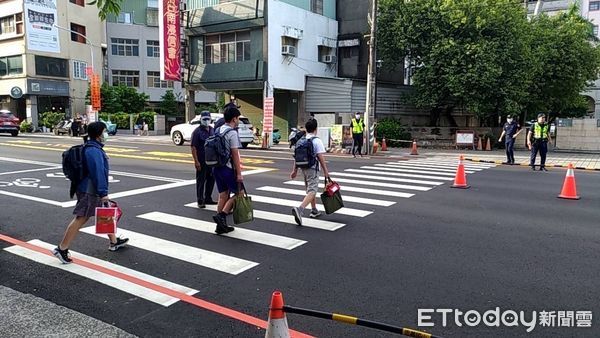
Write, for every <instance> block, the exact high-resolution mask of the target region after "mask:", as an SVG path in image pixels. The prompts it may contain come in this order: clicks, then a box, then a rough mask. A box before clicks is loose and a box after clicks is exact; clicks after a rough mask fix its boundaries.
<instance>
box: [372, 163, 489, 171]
mask: <svg viewBox="0 0 600 338" xmlns="http://www.w3.org/2000/svg"><path fill="white" fill-rule="evenodd" d="M374 165H375V167H377V168H380V169H381V170H392V171H393V170H396V169H410V168H413V169H420V170H427V171H428V172H430V173H437V172H446V173H452V174H456V168H454V169H452V168H449V167H441V166H440V167H435V166H425V165H416V166H413V165H405V164H381V163H376V164H374ZM362 168H364V167H362ZM481 170H482V169H471V170H465V172H466V173H467V174H473V173H476V172H478V171H481Z"/></svg>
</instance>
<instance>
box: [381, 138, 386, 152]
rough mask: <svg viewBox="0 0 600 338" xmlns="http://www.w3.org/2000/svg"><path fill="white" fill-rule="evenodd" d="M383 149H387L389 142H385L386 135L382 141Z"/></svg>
mask: <svg viewBox="0 0 600 338" xmlns="http://www.w3.org/2000/svg"><path fill="white" fill-rule="evenodd" d="M381 151H387V144H386V143H385V137H384V138H383V140H382V141H381Z"/></svg>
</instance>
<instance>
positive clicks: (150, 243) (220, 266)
mask: <svg viewBox="0 0 600 338" xmlns="http://www.w3.org/2000/svg"><path fill="white" fill-rule="evenodd" d="M80 231H82V232H85V233H88V234H90V235H94V236H98V237H104V236H105V235H99V234H96V230H95V227H93V226H91V227H87V228H83V229H81V230H80ZM119 233H121V234H122V236H123V237H127V238H129V243H127V244H128V245H129V246H133V247H136V248H140V249H143V250H147V251H151V252H154V253H156V254H159V255H164V256H168V257H171V258H175V259H179V260H181V261H184V262H188V263H192V264H196V265H200V266H203V267H206V268H209V269H214V270H217V271H221V272H225V273H229V274H232V275H237V274H240V273H242V272H244V271H246V270H248V269H251V268H253V267H255V266H257V265H258V263H256V262H251V261H247V260H245V259H241V258H236V257H232V256H227V255H223V254H220V253H217V252H213V251H208V250H203V249H199V248H195V247H192V246H189V245H184V244H180V243H176V242H171V241H167V240H164V239H160V238H157V237H152V236H148V235H144V234H140V233H137V232H134V231H129V230H126V229H123V228H119Z"/></svg>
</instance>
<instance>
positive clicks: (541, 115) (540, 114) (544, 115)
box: [538, 113, 546, 119]
mask: <svg viewBox="0 0 600 338" xmlns="http://www.w3.org/2000/svg"><path fill="white" fill-rule="evenodd" d="M540 117H546V114H544V113H539V114H538V119H539V118H540Z"/></svg>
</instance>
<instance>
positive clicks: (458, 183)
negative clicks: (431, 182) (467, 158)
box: [452, 155, 471, 189]
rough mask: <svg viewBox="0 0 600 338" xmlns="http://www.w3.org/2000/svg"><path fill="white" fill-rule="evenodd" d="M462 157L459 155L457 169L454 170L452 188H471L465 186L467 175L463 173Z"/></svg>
mask: <svg viewBox="0 0 600 338" xmlns="http://www.w3.org/2000/svg"><path fill="white" fill-rule="evenodd" d="M463 161H464V157H463V155H460V159H459V160H458V168H457V169H456V177H455V178H454V184H453V185H452V188H460V189H468V188H470V187H471V186H470V185H467V174H466V173H465V165H464V164H463Z"/></svg>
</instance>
